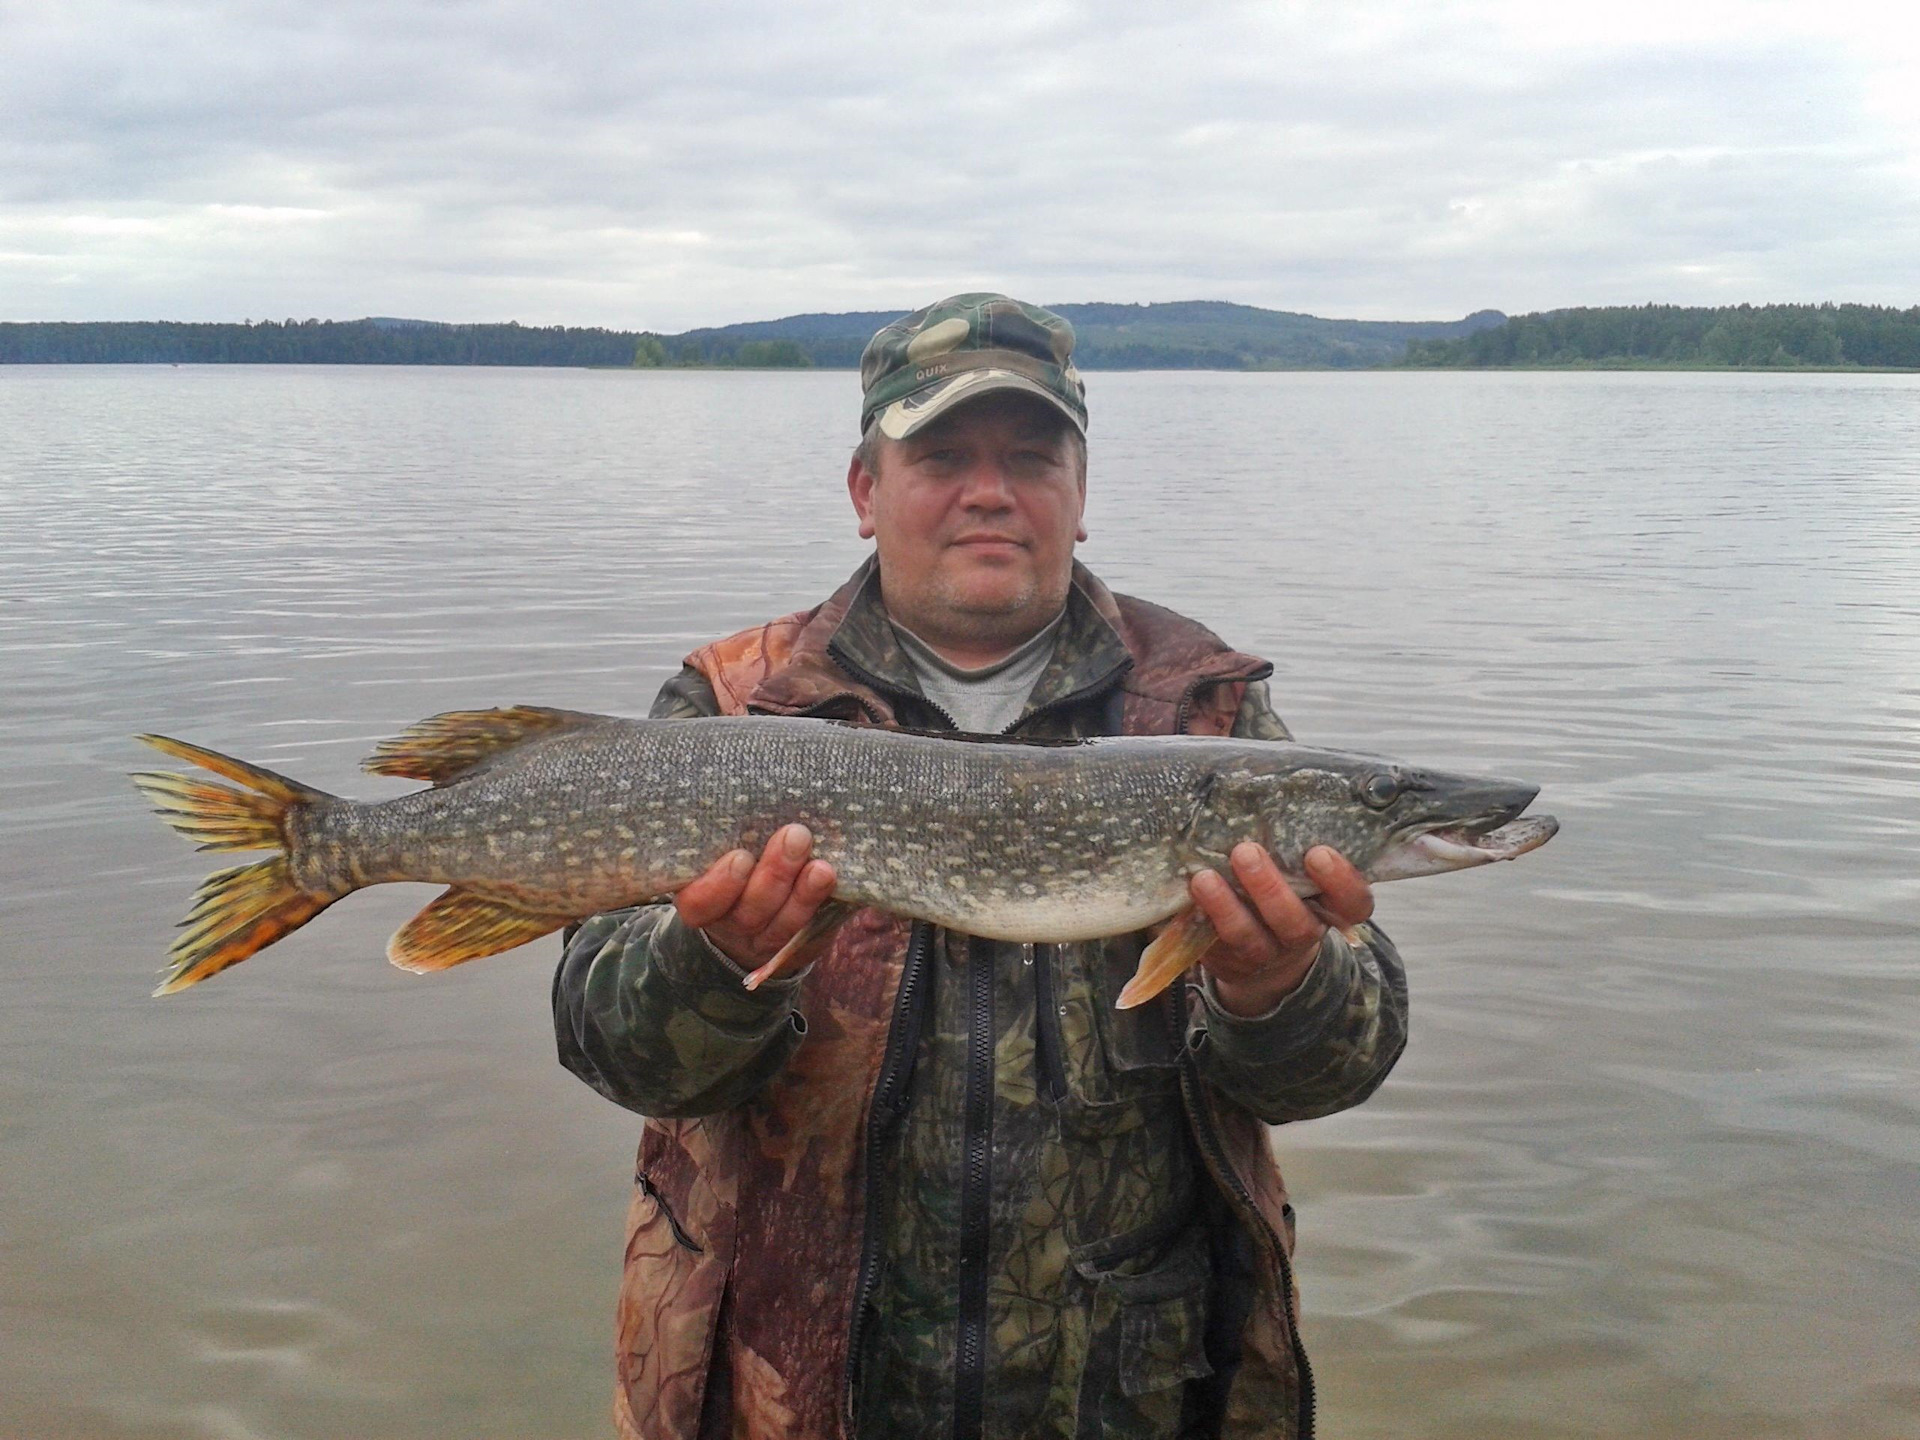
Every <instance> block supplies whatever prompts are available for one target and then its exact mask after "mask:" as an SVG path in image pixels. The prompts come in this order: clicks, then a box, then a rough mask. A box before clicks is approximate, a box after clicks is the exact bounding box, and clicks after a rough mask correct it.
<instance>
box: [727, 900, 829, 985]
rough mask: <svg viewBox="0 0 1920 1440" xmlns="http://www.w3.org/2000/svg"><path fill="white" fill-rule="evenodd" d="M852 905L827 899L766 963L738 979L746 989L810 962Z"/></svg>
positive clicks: (819, 951)
mask: <svg viewBox="0 0 1920 1440" xmlns="http://www.w3.org/2000/svg"><path fill="white" fill-rule="evenodd" d="M854 909H855V907H854V906H852V905H848V904H845V903H844V902H842V901H839V900H829V901H827V902H826V904H824V905H822V906H821V907H820V908H819V909H818V910H816V911H814V912H813V918H812V919H811V920H809V921H807V923H806V924H805V925H803V926H801V927H800V931H799V933H798V934H796V935H795V936H794V937H793V938H792V939H791V940H789V941H787V943H786V944H784V945H782V946H781V947H780V948H779V949H778V950H777V951H775V952H774V956H773V958H772V959H771V960H769V961H767V963H766V964H764V965H762V966H761V967H760V968H759V969H758V970H756V971H754V972H753V973H752V974H751V975H749V976H747V978H746V979H745V980H744V981H742V982H741V983H742V984H744V985H745V986H746V987H747V989H749V990H758V989H759V988H760V987H761V986H762V985H764V984H766V983H767V981H769V980H772V979H773V978H775V977H776V976H778V975H781V974H784V973H785V972H786V971H788V970H797V969H799V968H800V967H801V966H803V965H810V964H812V963H813V962H814V961H815V960H817V959H819V958H820V956H821V955H823V954H824V953H826V948H827V946H829V945H830V944H832V943H833V936H834V932H835V931H837V930H838V929H839V928H840V926H841V925H842V924H843V923H844V922H845V920H846V918H847V917H848V916H849V915H851V914H853V912H854Z"/></svg>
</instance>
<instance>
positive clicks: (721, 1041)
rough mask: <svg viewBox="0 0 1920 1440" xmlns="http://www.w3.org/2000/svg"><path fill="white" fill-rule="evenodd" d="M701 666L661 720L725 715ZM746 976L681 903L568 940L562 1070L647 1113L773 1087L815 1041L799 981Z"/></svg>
mask: <svg viewBox="0 0 1920 1440" xmlns="http://www.w3.org/2000/svg"><path fill="white" fill-rule="evenodd" d="M718 712H719V706H718V704H717V703H716V702H715V700H714V696H713V689H712V687H711V686H710V685H708V683H707V681H706V678H705V677H704V676H702V675H701V674H700V673H699V672H698V671H697V670H694V669H692V668H691V667H689V668H687V669H683V670H682V671H681V672H680V673H679V674H678V675H676V676H675V677H674V678H673V679H671V680H669V681H668V682H667V683H666V684H665V685H664V686H663V687H662V688H661V691H660V694H659V697H658V698H657V699H656V700H655V701H654V703H653V709H652V712H651V714H652V716H653V718H655V719H690V718H694V717H698V716H703V715H714V714H717V713H718ZM743 974H744V972H743V971H742V970H741V969H740V967H739V966H737V965H735V964H734V963H733V962H732V961H731V960H729V959H728V958H727V957H726V956H725V955H723V954H721V953H720V951H719V950H718V949H716V948H715V947H714V946H713V945H712V943H710V942H709V941H708V940H707V938H706V937H705V936H704V935H702V934H701V933H700V932H699V931H697V930H690V929H688V928H687V927H686V926H684V925H682V924H681V923H680V919H679V916H678V915H677V914H676V913H675V911H674V908H673V907H672V906H671V905H648V906H643V907H641V908H638V909H632V910H617V911H613V912H611V913H609V914H605V915H596V916H594V917H593V918H592V919H590V920H588V921H586V922H585V923H584V924H582V925H580V926H579V927H578V928H576V929H574V930H571V931H569V932H568V934H567V937H566V945H565V949H564V951H563V953H562V955H561V959H560V967H559V969H558V970H557V971H555V972H554V977H553V1029H554V1039H555V1041H556V1043H557V1045H558V1046H559V1052H560V1063H561V1064H562V1065H564V1066H565V1067H566V1068H567V1069H569V1070H571V1071H572V1072H573V1073H574V1074H575V1075H578V1076H579V1077H580V1078H581V1079H582V1080H584V1081H586V1083H587V1084H589V1085H591V1086H592V1087H593V1088H594V1089H595V1090H598V1091H599V1092H600V1093H601V1094H602V1095H604V1096H606V1097H607V1098H608V1099H609V1100H612V1101H613V1102H614V1103H615V1104H618V1105H624V1106H626V1107H627V1108H628V1109H629V1110H637V1111H639V1112H640V1113H641V1114H643V1115H657V1116H661V1117H663V1118H665V1117H671V1116H691V1115H707V1114H712V1113H713V1112H715V1111H718V1110H725V1109H728V1108H730V1107H731V1106H734V1105H738V1104H740V1103H741V1102H742V1101H743V1100H745V1099H747V1098H748V1097H749V1096H750V1095H752V1094H753V1093H754V1092H755V1091H756V1090H758V1089H759V1088H760V1087H761V1086H762V1085H764V1084H766V1082H767V1081H768V1080H770V1079H771V1078H772V1077H773V1076H774V1075H775V1074H777V1073H778V1072H779V1070H780V1068H781V1067H782V1066H783V1065H785V1064H786V1062H787V1057H788V1056H790V1055H791V1054H792V1053H793V1051H794V1049H795V1048H796V1047H797V1046H798V1045H799V1043H800V1040H801V1037H802V1036H803V1035H804V1034H805V1033H806V1021H805V1020H804V1019H803V1018H802V1016H801V1015H800V1013H799V1012H798V1011H797V1010H795V1009H794V1001H795V999H796V998H797V996H798V994H799V989H800V982H799V980H798V979H797V978H795V979H792V980H784V981H774V982H771V983H769V984H767V985H763V986H761V987H760V989H758V990H756V991H752V992H749V991H747V990H745V989H743V988H742V987H741V984H740V981H741V979H742V978H743Z"/></svg>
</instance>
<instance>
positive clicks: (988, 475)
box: [960, 460, 1013, 510]
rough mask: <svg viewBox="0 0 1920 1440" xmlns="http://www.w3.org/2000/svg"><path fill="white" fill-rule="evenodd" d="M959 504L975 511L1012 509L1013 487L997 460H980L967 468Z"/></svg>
mask: <svg viewBox="0 0 1920 1440" xmlns="http://www.w3.org/2000/svg"><path fill="white" fill-rule="evenodd" d="M960 503H961V504H963V505H965V506H968V507H969V508H971V509H976V510H1006V509H1011V508H1012V506H1013V485H1012V482H1011V480H1010V479H1009V477H1008V475H1007V472H1006V470H1005V469H1003V468H1002V467H1001V464H1000V462H999V461H998V460H980V461H977V462H975V463H974V464H972V465H969V466H968V467H967V472H966V476H965V480H964V483H962V485H961V487H960Z"/></svg>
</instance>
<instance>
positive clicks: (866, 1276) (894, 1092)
mask: <svg viewBox="0 0 1920 1440" xmlns="http://www.w3.org/2000/svg"><path fill="white" fill-rule="evenodd" d="M932 970H933V926H931V925H929V924H928V923H927V922H926V921H924V920H916V921H914V922H913V930H912V933H911V934H910V935H909V936H908V939H907V958H906V960H905V962H904V963H903V964H902V966H901V969H900V988H899V989H898V990H897V991H896V992H895V994H894V997H893V1017H892V1020H891V1022H890V1023H889V1025H888V1028H887V1049H886V1054H885V1055H884V1056H883V1057H882V1059H881V1062H880V1075H879V1078H878V1080H877V1081H876V1082H875V1084H874V1087H873V1099H872V1100H871V1101H870V1102H869V1103H868V1107H867V1164H866V1179H865V1185H866V1192H867V1194H866V1201H867V1204H866V1222H865V1228H864V1229H863V1230H862V1232H861V1237H860V1275H859V1278H858V1279H857V1280H856V1281H855V1282H854V1287H853V1314H852V1316H851V1317H850V1319H849V1323H848V1326H847V1370H846V1382H847V1383H846V1395H845V1397H844V1399H843V1402H842V1408H843V1409H844V1410H845V1412H846V1424H847V1431H848V1433H849V1434H851V1433H852V1432H853V1426H854V1415H853V1402H854V1394H855V1391H856V1390H857V1388H858V1385H859V1380H860V1352H861V1350H862V1349H863V1348H864V1345H865V1341H866V1331H867V1309H868V1307H869V1306H870V1305H871V1304H872V1302H873V1292H874V1289H875V1287H876V1286H877V1285H878V1284H879V1283H880V1241H881V1234H880V1231H881V1214H880V1207H881V1186H880V1184H879V1182H878V1180H877V1179H876V1178H875V1177H876V1176H877V1175H878V1173H879V1167H880V1161H881V1158H882V1155H881V1151H882V1148H883V1147H884V1146H885V1144H886V1139H887V1133H888V1132H889V1131H890V1130H892V1128H893V1126H894V1124H895V1123H896V1122H897V1121H898V1120H899V1119H900V1117H901V1115H903V1114H904V1113H905V1112H906V1108H907V1095H908V1091H909V1089H910V1087H911V1085H912V1083H913V1066H914V1061H915V1060H916V1058H917V1057H918V1055H919V1050H920V1022H921V1018H922V1017H923V1016H924V1015H925V1014H926V1001H925V1000H924V999H923V998H922V997H923V995H924V993H925V991H926V988H927V984H928V982H929V977H930V976H931V974H932Z"/></svg>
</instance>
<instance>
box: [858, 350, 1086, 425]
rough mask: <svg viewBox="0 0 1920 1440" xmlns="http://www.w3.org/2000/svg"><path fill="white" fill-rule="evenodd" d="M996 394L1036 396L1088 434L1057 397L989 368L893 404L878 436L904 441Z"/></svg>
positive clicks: (1030, 382)
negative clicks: (970, 403) (1010, 392)
mask: <svg viewBox="0 0 1920 1440" xmlns="http://www.w3.org/2000/svg"><path fill="white" fill-rule="evenodd" d="M995 390H1019V391H1021V392H1023V393H1025V394H1028V395H1035V396H1038V397H1039V398H1040V399H1042V400H1044V401H1046V402H1047V403H1048V404H1049V405H1051V406H1053V408H1054V409H1056V410H1058V411H1059V412H1060V413H1061V414H1062V415H1064V416H1066V417H1067V420H1068V422H1069V423H1070V424H1071V425H1072V426H1073V428H1074V429H1075V430H1077V431H1079V432H1080V433H1081V434H1082V435H1084V434H1086V433H1087V424H1086V421H1084V420H1082V419H1081V418H1080V416H1079V415H1078V414H1077V413H1075V411H1074V410H1073V408H1072V407H1071V406H1069V405H1068V404H1067V403H1066V402H1065V401H1064V400H1062V399H1061V398H1060V397H1059V396H1058V395H1056V394H1054V393H1053V392H1052V391H1051V390H1049V389H1047V387H1046V386H1044V385H1042V384H1041V383H1040V382H1039V381H1037V380H1030V379H1028V378H1027V377H1026V376H1025V375H1021V374H1017V373H1016V372H1014V371H1012V370H996V369H992V368H990V367H988V368H983V369H979V370H962V371H961V372H960V373H959V374H958V375H949V376H947V377H946V378H945V379H943V380H936V381H934V382H933V384H931V385H929V386H927V387H926V388H925V389H924V390H916V391H914V392H913V394H911V395H908V396H905V397H904V398H902V399H899V400H896V401H894V402H893V403H892V404H891V405H889V406H887V408H886V409H884V410H882V411H881V412H880V415H879V423H880V433H881V434H882V435H884V436H886V437H887V439H889V440H905V439H906V438H907V437H908V436H909V435H912V434H913V433H914V432H915V431H917V430H920V429H923V428H924V427H926V426H928V425H931V424H932V423H933V422H934V421H935V420H938V419H939V418H940V417H941V416H942V415H945V414H946V413H947V412H948V411H949V410H952V409H953V408H954V407H955V406H956V405H964V404H966V403H967V402H968V401H969V400H977V399H979V398H980V397H981V396H982V395H986V394H989V393H991V392H992V391H995Z"/></svg>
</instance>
